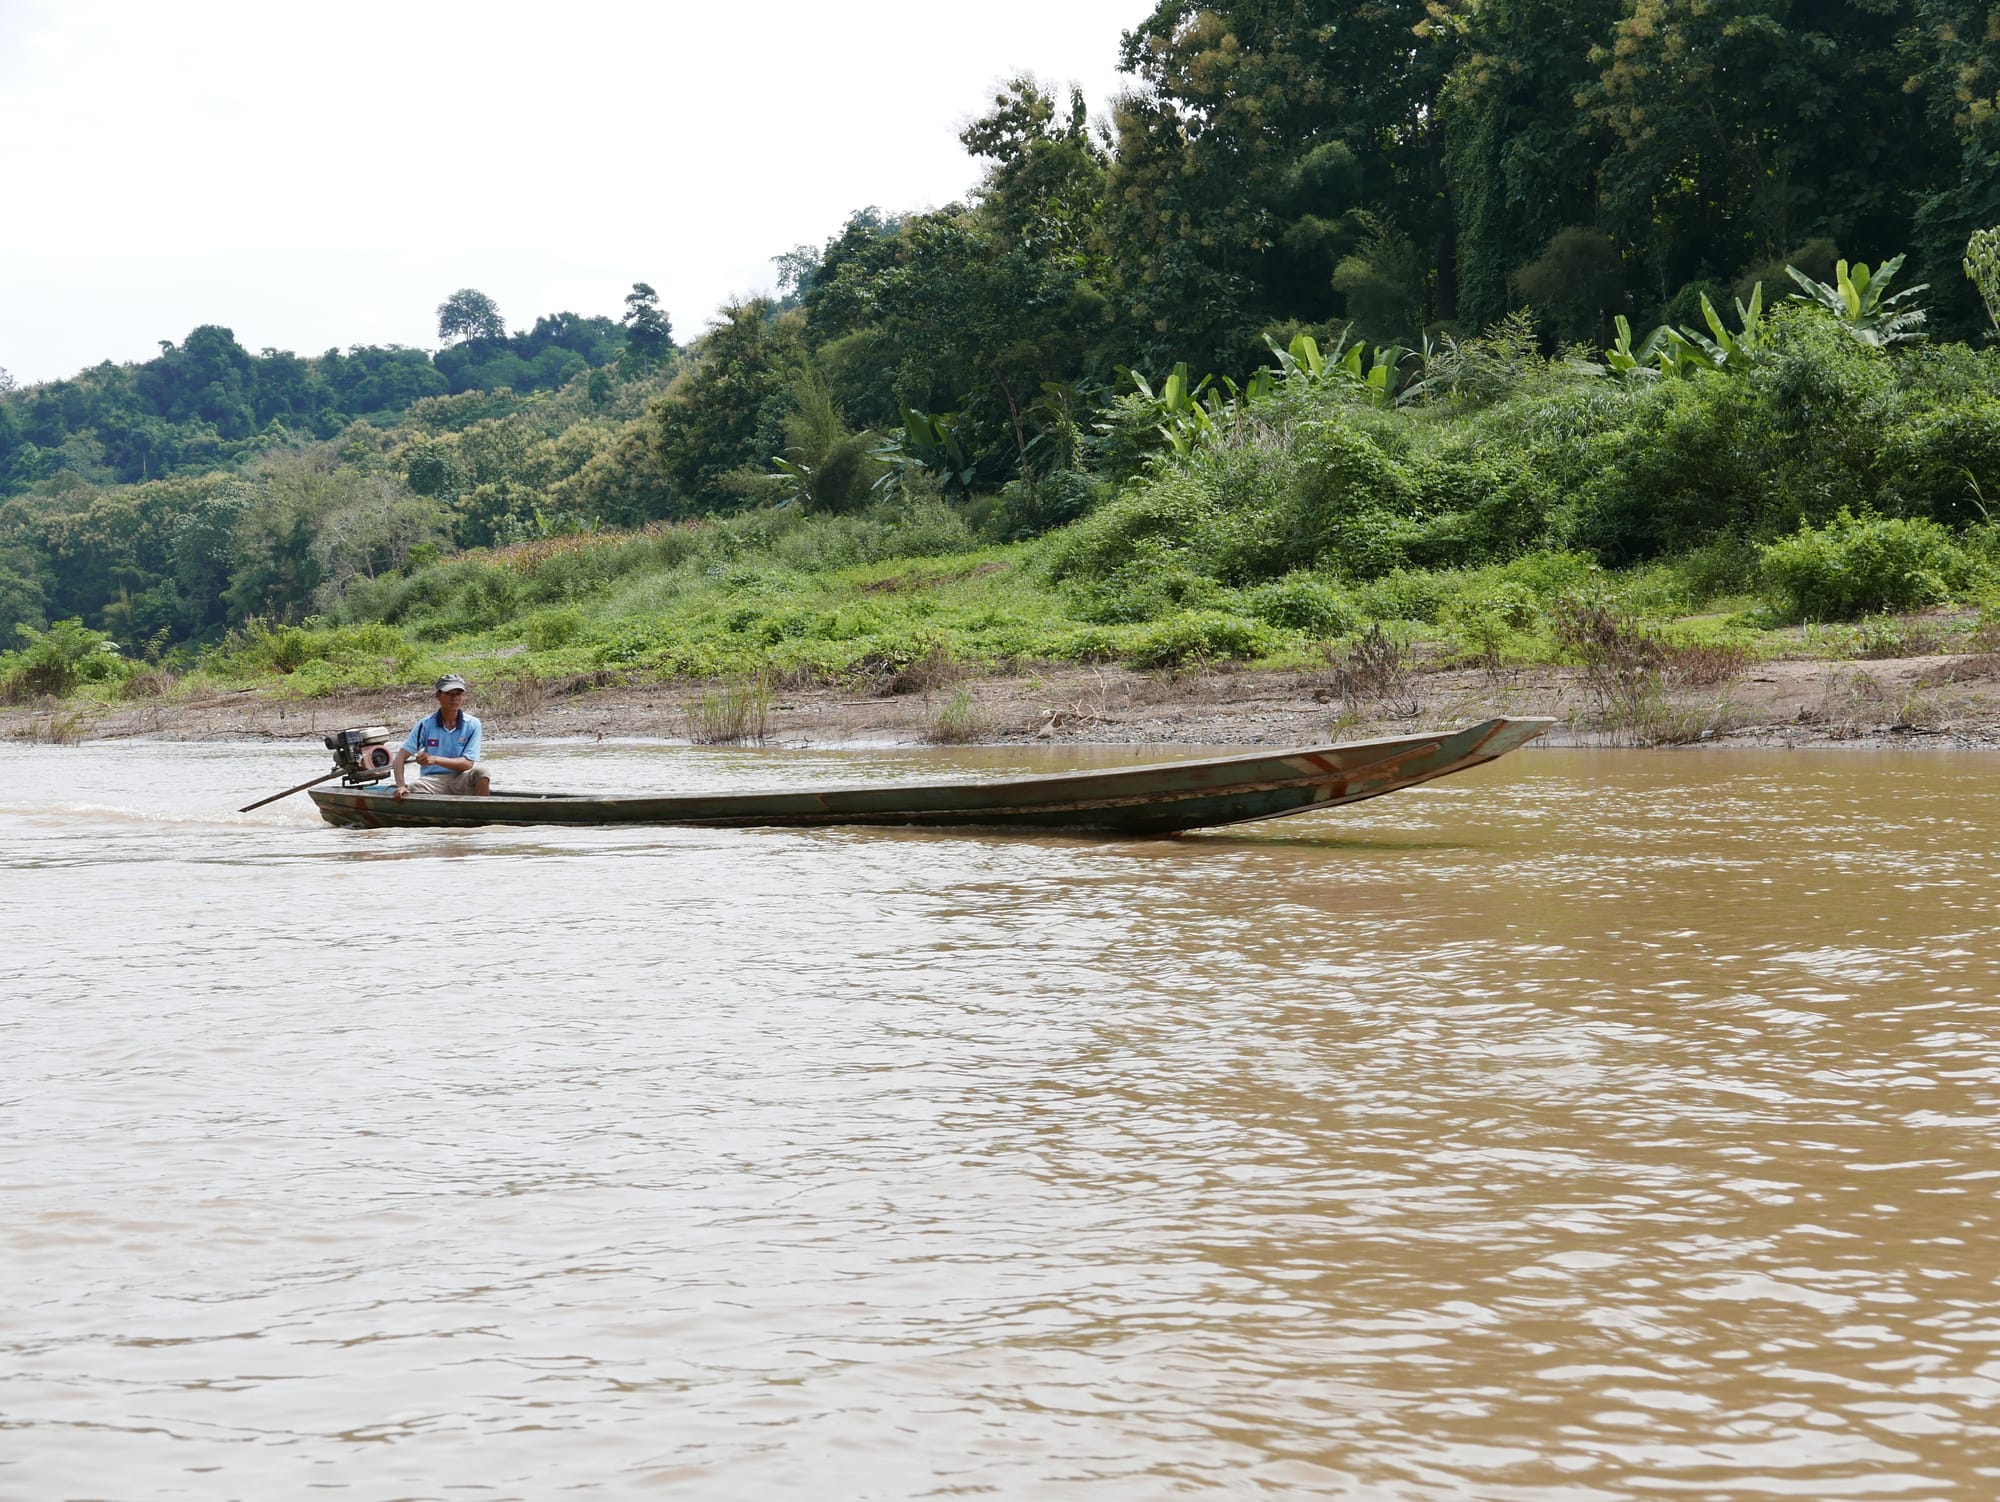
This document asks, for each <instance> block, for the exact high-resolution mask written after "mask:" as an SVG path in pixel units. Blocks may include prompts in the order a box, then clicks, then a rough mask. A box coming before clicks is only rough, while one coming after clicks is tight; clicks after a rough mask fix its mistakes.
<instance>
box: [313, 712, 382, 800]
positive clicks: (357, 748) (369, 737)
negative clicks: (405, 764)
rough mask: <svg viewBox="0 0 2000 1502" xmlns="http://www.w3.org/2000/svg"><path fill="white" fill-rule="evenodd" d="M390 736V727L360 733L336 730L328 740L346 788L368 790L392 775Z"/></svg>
mask: <svg viewBox="0 0 2000 1502" xmlns="http://www.w3.org/2000/svg"><path fill="white" fill-rule="evenodd" d="M389 735H390V731H389V727H388V726H386V725H368V726H364V727H363V728H361V729H359V730H336V731H334V733H333V734H332V735H329V736H328V737H327V738H326V749H327V750H329V751H331V752H332V753H333V764H334V766H335V767H336V768H338V769H339V772H340V783H341V786H342V787H351V788H358V787H367V786H368V785H369V784H370V783H375V782H380V781H381V780H382V779H383V778H384V777H387V776H388V775H389V762H390V759H391V753H390V750H389Z"/></svg>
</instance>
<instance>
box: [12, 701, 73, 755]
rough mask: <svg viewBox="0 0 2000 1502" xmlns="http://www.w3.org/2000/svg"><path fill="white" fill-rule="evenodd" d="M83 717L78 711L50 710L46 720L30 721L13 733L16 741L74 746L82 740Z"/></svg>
mask: <svg viewBox="0 0 2000 1502" xmlns="http://www.w3.org/2000/svg"><path fill="white" fill-rule="evenodd" d="M83 725H84V716H83V711H82V710H80V709H72V710H67V711H65V710H54V709H52V710H50V711H49V717H48V718H47V719H46V720H30V721H28V723H27V724H25V725H23V726H22V727H21V728H20V729H19V730H17V731H15V732H14V739H15V740H17V741H37V742H40V743H42V744H44V745H50V746H74V745H75V744H76V743H77V742H78V741H80V740H82V739H83Z"/></svg>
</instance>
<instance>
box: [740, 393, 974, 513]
mask: <svg viewBox="0 0 2000 1502" xmlns="http://www.w3.org/2000/svg"><path fill="white" fill-rule="evenodd" d="M902 411H903V425H902V427H901V428H898V429H892V430H891V431H890V432H889V433H888V434H887V435H886V436H885V437H883V439H882V440H881V441H880V442H879V443H877V444H876V445H875V446H874V447H873V448H872V449H870V450H869V451H868V452H869V455H870V457H871V458H874V459H875V460H877V461H879V462H880V463H881V464H882V466H883V469H882V474H881V477H880V478H878V479H877V480H876V481H875V484H874V487H873V488H874V489H875V490H877V491H880V492H882V493H884V494H887V493H889V492H892V491H897V490H900V489H901V488H902V482H903V478H904V475H905V473H906V472H907V471H909V470H912V469H934V470H936V471H938V473H939V474H941V475H943V476H944V479H945V482H946V483H947V484H949V485H955V486H957V487H958V488H959V489H960V490H970V489H971V488H972V480H973V476H974V475H975V474H976V473H977V472H978V470H979V459H978V457H977V456H976V455H974V454H970V453H968V452H967V450H966V446H965V440H964V438H963V437H962V436H961V434H960V432H959V429H960V428H961V427H962V426H963V425H964V421H965V418H964V415H963V414H962V413H958V412H919V411H918V410H917V409H916V408H914V407H905V408H903V409H902ZM779 466H780V471H781V472H783V461H779ZM793 478H795V479H796V478H799V477H796V476H795V477H793Z"/></svg>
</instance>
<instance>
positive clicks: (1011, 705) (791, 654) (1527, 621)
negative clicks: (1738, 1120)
mask: <svg viewBox="0 0 2000 1502" xmlns="http://www.w3.org/2000/svg"><path fill="white" fill-rule="evenodd" d="M1090 545H1091V533H1090V531H1089V524H1088V523H1086V524H1084V525H1083V526H1080V527H1072V528H1069V529H1065V530H1064V531H1060V532H1057V533H1055V534H1052V535H1051V536H1049V537H1046V538H1043V539H1037V540H1035V541H1031V542H1023V543H1015V544H1008V545H1002V546H984V547H982V546H979V545H978V542H977V538H976V535H975V533H974V531H973V529H972V527H971V525H970V524H969V523H968V521H967V519H966V517H965V516H964V514H963V513H962V512H961V511H960V510H958V509H955V508H953V507H950V506H947V505H945V504H944V503H942V502H941V501H939V500H937V499H936V498H935V497H918V498H915V499H911V500H906V501H904V502H900V503H896V504H883V505H877V506H875V507H872V508H870V509H868V510H867V511H865V512H862V513H860V514H856V515H851V516H844V517H814V516H809V515H805V514H801V513H798V512H795V511H791V510H770V511H762V512H757V513H753V514H749V515H745V516H741V517H736V518H731V519H727V520H722V521H714V522H704V523H697V524H684V525H678V526H660V527H654V528H650V529H646V530H643V531H637V532H628V533H610V534H596V535H577V536H571V537H564V538H555V539H547V540H544V541H540V542H536V543H530V544H523V545H520V546H516V547H512V548H504V549H498V550H481V551H477V552H472V553H467V554H464V555H461V556H458V557H454V558H450V559H445V560H441V561H439V562H437V563H435V564H432V565H430V566H428V567H424V568H419V569H416V570H414V571H411V572H409V573H405V574H396V575H390V576H387V577H384V578H382V579H379V580H377V581H373V582H372V583H369V584H364V585H361V586H358V587H357V588H355V589H354V590H352V591H351V592H350V593H349V595H348V596H347V598H346V600H345V601H344V602H343V607H342V610H341V612H340V614H339V615H338V616H336V617H334V618H331V619H329V618H316V619H312V620H309V621H307V622H305V623H303V624H301V625H297V626H277V627H271V626H265V625H262V624H261V623H259V624H253V625H252V626H251V627H250V628H248V629H245V630H241V631H237V632H234V633H232V634H231V635H230V636H229V637H228V638H227V639H226V640H225V641H224V642H223V643H221V644H220V645H219V646H218V647H216V648H215V649H213V650H211V651H209V652H207V653H206V654H203V655H201V656H198V657H194V658H192V659H186V658H184V659H182V660H181V661H180V662H179V663H176V662H174V661H172V660H171V659H169V660H166V661H162V662H157V663H150V664H149V663H145V662H143V661H138V662H135V661H132V660H130V659H129V658H127V657H125V656H124V655H123V654H119V653H115V652H110V651H106V650H104V649H103V647H102V645H101V641H102V639H101V638H98V637H96V636H95V635H94V634H93V633H88V632H83V631H80V630H78V631H70V632H66V633H65V632H61V631H52V632H50V633H48V634H46V635H45V636H44V637H42V638H41V639H40V640H38V641H37V642H36V643H34V644H33V646H31V648H30V649H29V651H28V652H23V653H15V654H12V655H11V656H10V657H8V658H6V659H0V664H5V665H6V669H7V671H10V672H11V674H12V680H11V681H12V683H13V685H14V690H15V691H14V693H13V695H12V697H13V698H14V699H15V700H16V701H17V707H16V708H15V709H14V710H13V711H12V712H10V713H9V714H7V716H6V717H5V720H4V722H0V723H4V724H5V726H6V729H5V731H4V732H0V733H8V734H12V735H15V736H25V737H32V738H58V739H62V738H70V737H73V736H82V735H88V734H132V733H155V734H175V733H184V734H197V735H199V734H204V733H209V732H210V731H211V730H212V729H214V728H215V727H216V726H217V725H219V724H221V723H222V722H227V724H228V725H229V726H240V725H242V724H243V723H244V721H245V715H246V714H248V716H249V719H250V721H252V722H256V723H261V724H262V725H263V726H264V728H265V729H267V730H270V731H272V732H273V733H290V732H291V731H293V730H295V729H296V728H297V727H300V726H301V725H315V726H316V725H318V724H319V722H320V721H321V720H322V719H325V720H327V721H328V725H329V727H330V725H331V721H332V720H333V719H336V718H339V717H340V715H341V714H342V713H343V712H345V711H346V710H348V709H350V708H352V709H353V710H354V712H356V713H359V712H361V709H360V706H362V705H367V704H373V703H376V702H380V703H383V704H385V705H389V704H394V705H398V706H407V705H408V704H409V703H410V702H412V699H413V696H415V697H421V692H422V690H421V685H422V684H423V683H424V682H425V681H426V680H428V679H429V678H431V677H432V676H434V675H435V674H437V673H440V672H443V671H446V670H453V671H459V672H464V673H466V674H468V675H469V676H470V677H471V678H472V679H473V681H474V684H475V690H476V693H477V694H478V695H479V696H480V697H481V699H482V701H483V703H484V705H485V706H486V707H487V709H488V711H489V712H497V714H498V717H499V719H500V720H501V721H502V722H504V723H507V724H508V726H509V729H510V730H511V731H512V733H515V734H526V733H533V731H534V730H535V729H536V728H538V727H539V728H541V729H544V730H546V731H547V732H548V733H557V734H561V733H578V732H580V731H589V730H591V729H592V728H593V727H595V728H597V730H598V731H599V733H601V732H602V727H603V725H604V724H605V723H607V722H614V723H619V724H621V725H622V727H623V733H652V734H663V735H673V736H679V735H686V736H690V737H692V738H695V739H703V740H728V739H734V738H738V737H742V736H754V735H756V734H758V733H759V732H760V731H762V732H765V733H777V734H789V735H792V736H794V737H801V738H807V739H812V738H832V739H841V738H854V737H863V738H866V737H875V736H886V737H888V738H894V739H910V740H926V739H928V740H960V741H963V740H987V739H1007V738H1013V737H1021V736H1028V735H1043V736H1060V737H1062V738H1082V739H1092V738H1100V739H1124V738H1127V737H1128V735H1129V734H1130V733H1133V732H1135V731H1136V730H1138V729H1140V728H1142V727H1147V726H1150V727H1151V731H1150V733H1155V734H1158V735H1160V736H1163V737H1168V738H1172V737H1174V736H1177V735H1178V736H1180V737H1182V738H1193V739H1212V740H1234V739H1239V738H1252V739H1254V738H1259V737H1260V736H1263V735H1266V734H1270V735H1277V734H1285V735H1297V736H1303V737H1304V738H1308V739H1310V738H1315V737H1317V736H1320V735H1324V734H1337V733H1360V732H1363V731H1366V730H1368V729H1371V728H1375V727H1379V726H1387V725H1393V724H1400V723H1408V722H1410V721H1412V720H1415V719H1420V718H1432V719H1435V718H1438V717H1441V716H1450V715H1462V714H1470V713H1483V712H1496V711H1497V712H1514V713H1539V712H1554V713H1558V714H1560V715H1562V716H1563V717H1564V718H1565V720H1566V721H1567V722H1568V723H1569V725H1570V726H1571V728H1572V729H1573V730H1574V731H1575V732H1577V733H1580V734H1587V735H1595V736H1597V737H1599V738H1602V739H1610V740H1617V741H1623V742H1627V743H1634V744H1662V743H1680V742H1687V741H1695V740H1702V739H1710V738H1715V737H1718V736H1725V735H1729V734H1732V733H1744V732H1759V733H1762V732H1766V731H1770V730H1771V729H1773V728H1774V727H1778V726H1786V727H1790V729H1791V730H1792V731H1795V732H1797V733H1801V734H1806V735H1809V736H1810V735H1816V734H1825V735H1829V736H1833V737H1836V738H1839V737H1843V736H1848V735H1853V734H1859V733H1865V732H1867V731H1868V730H1870V729H1873V730H1876V731H1881V732H1884V733H1888V732H1891V731H1892V730H1893V728H1894V727H1901V733H1923V732H1926V731H1937V730H1943V729H1948V728H1955V729H1957V730H1959V731H1961V732H1963V733H1965V734H1971V735H1974V736H1977V735H1981V734H1984V733H1985V731H1986V729H1987V727H1989V725H1990V724H1991V722H1992V721H1993V720H1994V719H1995V718H1996V716H1995V714H1994V711H1993V709H1992V707H1991V705H1990V703H1989V701H1988V699H1987V690H1988V687H1989V685H1987V684H1986V681H1985V680H1986V679H1987V678H1988V677H1990V676H1991V672H1990V669H1991V667H1992V665H1993V663H1994V661H1995V658H1994V655H1993V654H1994V653H1995V652H1996V650H2000V612H1995V611H1994V610H1992V609H1988V608H1985V607H1983V606H1982V604H1981V603H1980V602H1981V600H1982V598H1983V597H1984V591H1985V590H1986V589H1987V587H1988V586H1987V582H1986V581H1987V578H1988V575H1987V572H1986V568H1985V565H1984V563H1983V561H1982V560H1983V555H1981V554H1977V553H1971V552H1967V553H1964V555H1963V561H1964V562H1965V564H1966V567H1967V568H1968V570H1969V572H1968V573H1966V575H1965V583H1966V588H1965V590H1964V592H1963V594H1962V596H1961V599H1960V600H1959V601H1958V602H1957V603H1956V604H1943V605H1939V606H1937V607H1934V608H1929V609H1925V610H1922V611H1918V612H1904V613H1882V614H1877V615H1873V616H1869V617H1865V618H1863V619H1861V620H1858V621H1852V622H1846V623H1840V624H1832V625H1810V624H1806V625H1802V624H1798V623H1796V622H1788V621H1787V620H1786V619H1785V612H1784V609H1783V602H1784V598H1785V596H1784V593H1783V589H1782V587H1781V586H1780V585H1779V584H1778V583H1776V582H1774V581H1773V579H1772V577H1771V574H1770V568H1769V562H1770V555H1769V554H1768V553H1766V554H1763V555H1759V554H1758V553H1757V552H1756V551H1755V550H1752V549H1749V548H1747V547H1742V546H1716V547H1710V548H1707V549H1704V550H1700V551H1697V552H1693V553H1689V554H1687V555H1684V556H1683V557H1681V558H1680V559H1678V560H1675V561H1671V562H1663V563H1655V564H1651V565H1648V566H1645V567H1640V568H1634V569H1628V570H1623V571H1612V570H1605V569H1603V568H1601V567H1600V566H1598V565H1597V564H1595V563H1594V562H1592V561H1591V560H1590V559H1589V558H1588V557H1586V556H1584V555H1582V554H1579V553H1574V552H1558V551H1540V552H1531V553H1525V554H1522V555H1521V556H1519V557H1516V558H1514V559H1512V560H1510V561H1508V562H1505V563H1496V564H1491V565H1487V566H1484V567H1479V568H1460V569H1443V570H1422V569H1409V568H1402V569H1396V570H1392V571H1391V572H1389V573H1387V574H1385V575H1383V576H1382V577H1380V578H1378V579H1375V580H1372V581H1368V582H1365V583H1358V584H1357V583H1352V582H1344V581H1342V580H1341V579H1340V578H1339V577H1337V576H1336V575H1334V574H1332V573H1330V572H1326V573H1315V572H1312V571H1297V572H1294V573H1291V574H1289V575H1286V576H1284V577H1283V578H1281V579H1279V580H1276V581H1272V582H1267V583H1262V584H1254V585H1249V586H1241V587H1231V586H1227V585H1224V584H1221V583H1220V582H1218V581H1215V580H1213V579H1210V578H1204V577H1202V576H1200V575H1197V574H1194V573H1192V572H1190V571H1188V570H1186V569H1181V570H1178V571H1176V570H1175V569H1173V568H1172V567H1171V566H1165V565H1162V566H1159V567H1155V568H1154V569H1152V570H1150V571H1149V572H1146V573H1145V574H1143V575H1141V574H1136V573H1135V571H1133V570H1131V569H1130V568H1124V569H1122V570H1121V571H1118V572H1116V573H1115V575H1114V577H1113V578H1111V579H1110V580H1109V581H1107V580H1106V579H1105V578H1102V577H1098V576H1093V575H1091V574H1089V573H1084V572H1081V571H1080V570H1079V569H1078V566H1077V558H1078V555H1079V554H1080V553H1082V552H1083V551H1084V550H1086V549H1087V548H1088V547H1089V546H1090ZM1760 557H1761V560H1762V561H1761V564H1760ZM1850 561H1851V560H1850ZM37 649H39V656H37ZM1884 663H1897V664H1904V665H1906V666H1907V665H1909V664H1914V666H1908V670H1907V671H1903V672H1898V673H1888V674H1886V675H1885V673H1884V671H1883V669H1882V667H1881V665H1882V664H1884ZM37 671H39V672H40V673H41V674H42V675H43V676H42V679H41V682H40V683H39V685H37V684H34V683H30V682H28V681H26V680H27V679H28V676H29V675H30V674H32V673H35V672H37ZM65 679H66V681H65ZM1760 685H1762V686H1760ZM1770 685H1778V686H1777V687H1771V686H1770ZM37 689H39V691H37ZM1232 704H1235V705H1237V706H1238V712H1239V713H1240V715H1241V716H1244V717H1246V719H1245V723H1244V725H1243V726H1242V727H1241V730H1240V733H1239V731H1238V730H1237V729H1235V728H1232V727H1231V726H1230V725H1229V724H1228V723H1227V720H1228V717H1229V714H1230V712H1231V711H1230V709H1229V706H1230V705H1232ZM871 705H873V706H875V707H874V708H870V706H871ZM253 706H254V709H253ZM788 706H789V707H794V708H796V707H800V706H803V708H802V709H801V712H800V716H794V717H793V719H791V720H786V718H785V710H786V709H787V707H788ZM382 712H383V713H384V714H386V715H388V716H389V717H390V718H399V717H401V716H402V712H403V711H402V708H400V707H399V708H397V709H396V710H394V711H393V712H392V711H390V710H388V709H384V710H383V711H382ZM218 715H219V716H220V718H219V719H218ZM774 715H775V717H776V720H777V721H778V722H781V723H780V725H779V729H778V730H777V731H775V732H774V731H773V730H772V726H773V722H774V718H773V717H774ZM349 717H350V718H351V717H352V716H351V715H350V716H349Z"/></svg>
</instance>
